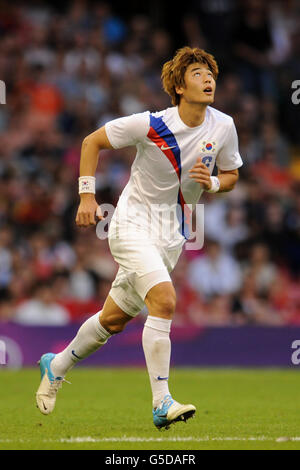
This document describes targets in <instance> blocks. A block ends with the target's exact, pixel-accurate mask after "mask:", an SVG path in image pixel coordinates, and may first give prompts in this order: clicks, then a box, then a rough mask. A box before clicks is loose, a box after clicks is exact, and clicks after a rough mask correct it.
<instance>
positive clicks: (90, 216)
mask: <svg viewBox="0 0 300 470" xmlns="http://www.w3.org/2000/svg"><path fill="white" fill-rule="evenodd" d="M97 219H98V220H102V219H104V217H103V215H102V213H101V210H100V206H99V205H98V204H97V201H96V199H95V195H94V194H90V193H85V194H81V200H80V204H79V207H78V211H77V215H76V219H75V222H76V225H78V227H89V226H90V225H96V223H97Z"/></svg>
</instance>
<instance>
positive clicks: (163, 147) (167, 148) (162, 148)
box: [160, 145, 176, 150]
mask: <svg viewBox="0 0 300 470" xmlns="http://www.w3.org/2000/svg"><path fill="white" fill-rule="evenodd" d="M175 147H176V145H173V146H172V147H165V146H164V145H162V146H161V147H160V148H161V150H169V149H174V148H175Z"/></svg>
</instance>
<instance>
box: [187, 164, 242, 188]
mask: <svg viewBox="0 0 300 470" xmlns="http://www.w3.org/2000/svg"><path fill="white" fill-rule="evenodd" d="M189 173H190V178H192V179H193V180H194V181H196V182H197V183H199V184H201V186H202V187H203V189H204V190H205V191H209V192H219V193H225V192H228V191H232V189H233V188H234V186H235V184H236V182H237V180H238V179H239V172H238V170H237V169H236V170H228V171H227V170H226V171H225V170H220V169H218V176H217V177H214V176H210V172H209V169H208V168H207V166H206V165H204V163H202V161H201V158H198V159H197V162H196V164H195V165H194V166H193V168H192V169H191V170H189ZM216 178H217V180H218V181H216ZM216 183H217V185H218V188H217V187H215V186H214V185H215V184H216ZM214 189H215V190H214Z"/></svg>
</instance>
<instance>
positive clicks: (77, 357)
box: [72, 349, 81, 360]
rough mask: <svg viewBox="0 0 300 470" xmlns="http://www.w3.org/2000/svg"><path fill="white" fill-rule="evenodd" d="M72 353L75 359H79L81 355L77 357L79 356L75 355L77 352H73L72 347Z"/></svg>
mask: <svg viewBox="0 0 300 470" xmlns="http://www.w3.org/2000/svg"><path fill="white" fill-rule="evenodd" d="M72 354H73V356H75V357H77V359H79V360H80V359H81V357H79V356H77V354H75V351H74V349H72Z"/></svg>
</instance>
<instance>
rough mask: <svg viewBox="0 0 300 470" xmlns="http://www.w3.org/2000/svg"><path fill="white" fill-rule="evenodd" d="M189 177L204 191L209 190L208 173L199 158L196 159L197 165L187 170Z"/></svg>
mask: <svg viewBox="0 0 300 470" xmlns="http://www.w3.org/2000/svg"><path fill="white" fill-rule="evenodd" d="M189 174H190V175H189V176H190V178H192V179H193V180H194V181H196V182H197V183H200V184H201V185H202V187H203V188H204V189H205V190H208V189H210V188H211V180H210V172H209V169H208V168H207V166H206V165H204V163H202V161H201V158H197V163H196V164H195V165H194V166H193V168H191V170H189Z"/></svg>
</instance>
